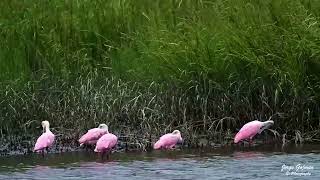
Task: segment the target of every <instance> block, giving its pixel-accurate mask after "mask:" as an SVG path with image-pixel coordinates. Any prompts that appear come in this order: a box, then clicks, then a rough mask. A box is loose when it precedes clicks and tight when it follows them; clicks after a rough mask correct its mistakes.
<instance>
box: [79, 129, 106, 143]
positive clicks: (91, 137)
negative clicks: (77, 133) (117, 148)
mask: <svg viewBox="0 0 320 180" xmlns="http://www.w3.org/2000/svg"><path fill="white" fill-rule="evenodd" d="M105 133H106V131H105V130H103V129H99V128H93V129H90V130H89V131H88V132H87V133H86V134H84V135H83V136H82V137H81V138H80V139H79V143H80V144H82V143H86V142H90V141H96V140H98V139H99V138H100V137H101V136H102V135H104V134H105Z"/></svg>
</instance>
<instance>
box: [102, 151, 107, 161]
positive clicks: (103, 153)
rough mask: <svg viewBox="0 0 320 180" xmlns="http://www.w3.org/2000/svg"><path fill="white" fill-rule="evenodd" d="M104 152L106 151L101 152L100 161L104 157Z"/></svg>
mask: <svg viewBox="0 0 320 180" xmlns="http://www.w3.org/2000/svg"><path fill="white" fill-rule="evenodd" d="M105 153H106V152H104V151H103V152H102V153H101V160H102V161H103V158H104V155H105Z"/></svg>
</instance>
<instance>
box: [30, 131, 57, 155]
mask: <svg viewBox="0 0 320 180" xmlns="http://www.w3.org/2000/svg"><path fill="white" fill-rule="evenodd" d="M53 142H54V134H52V133H51V132H46V133H43V134H42V135H41V136H40V137H39V138H38V139H37V142H36V144H35V146H34V151H39V150H42V149H44V148H47V147H50V146H51V145H52V144H53Z"/></svg>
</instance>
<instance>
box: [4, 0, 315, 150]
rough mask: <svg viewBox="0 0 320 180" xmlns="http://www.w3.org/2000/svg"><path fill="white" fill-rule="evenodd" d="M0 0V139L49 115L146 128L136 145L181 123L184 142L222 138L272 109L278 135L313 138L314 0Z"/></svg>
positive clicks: (121, 128)
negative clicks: (0, 136)
mask: <svg viewBox="0 0 320 180" xmlns="http://www.w3.org/2000/svg"><path fill="white" fill-rule="evenodd" d="M0 8H1V11H0V39H1V41H0V79H1V85H0V86H1V87H0V97H1V99H0V112H1V113H0V124H1V128H0V130H1V131H0V133H1V135H2V136H7V135H12V134H15V135H21V136H24V135H26V134H29V133H30V131H31V132H32V133H35V134H38V132H37V131H38V130H40V129H38V128H39V122H40V121H41V120H43V119H47V120H49V121H51V122H52V127H53V128H54V131H55V132H57V133H58V134H60V135H61V137H62V135H63V134H66V133H68V132H70V136H77V134H79V133H83V132H84V131H85V130H86V129H88V128H92V127H95V126H97V124H98V123H101V122H107V123H108V124H110V127H111V129H114V130H115V131H118V132H119V134H123V135H124V134H125V133H128V134H135V133H138V134H139V133H140V134H145V135H142V136H143V137H142V139H144V140H142V141H143V142H142V143H141V142H139V143H137V142H134V139H131V140H130V141H131V142H132V143H133V144H143V145H142V146H146V144H147V142H149V141H150V140H149V139H150V135H151V136H155V135H156V136H158V135H160V134H163V133H165V132H169V131H172V130H173V129H176V128H179V129H180V130H181V131H182V132H183V134H184V135H185V137H186V139H187V141H186V143H194V142H195V141H197V139H198V138H197V137H203V136H206V139H209V141H210V142H216V141H226V142H227V141H230V139H232V135H233V133H235V132H236V131H237V129H239V128H240V127H241V126H242V125H243V124H244V123H245V122H248V121H249V120H253V119H261V120H266V119H268V118H269V117H272V118H273V119H274V120H275V122H276V124H275V126H274V131H270V133H271V134H274V135H277V137H279V136H282V137H284V136H283V135H284V134H285V135H286V136H285V137H286V138H288V139H292V141H296V142H297V143H298V142H302V141H303V139H304V140H310V141H312V140H316V139H319V134H320V132H319V126H320V116H319V112H320V111H319V108H320V107H319V104H320V103H319V92H320V78H319V77H320V73H319V72H320V62H319V57H320V43H319V42H320V41H319V39H320V27H319V15H320V14H319V11H318V10H319V8H320V2H318V1H317V0H294V1H292V0H266V1H250V0H236V1H233V0H232V1H231V0H212V1H200V0H199V1H191V0H165V1H160V0H156V1H152V2H151V1H144V0H135V1H134V0H109V1H102V0H97V1H94V2H91V1H62V0H61V1H60V0H59V1H48V0H45V1H40V0H32V1H26V0H25V1H20V0H19V1H18V0H3V1H1V2H0ZM128 139H130V137H128ZM152 139H153V137H152ZM189 141H190V142H189ZM210 142H209V143H210Z"/></svg>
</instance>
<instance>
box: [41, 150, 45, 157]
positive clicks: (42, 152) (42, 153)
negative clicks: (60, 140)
mask: <svg viewBox="0 0 320 180" xmlns="http://www.w3.org/2000/svg"><path fill="white" fill-rule="evenodd" d="M41 155H42V157H43V158H44V149H43V150H42V151H41Z"/></svg>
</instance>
